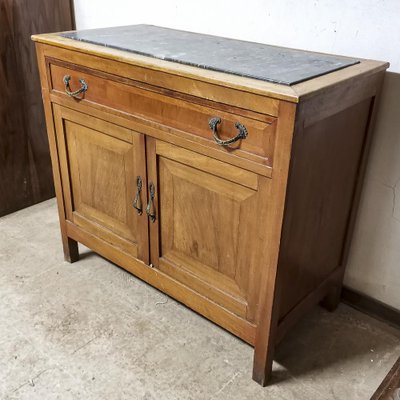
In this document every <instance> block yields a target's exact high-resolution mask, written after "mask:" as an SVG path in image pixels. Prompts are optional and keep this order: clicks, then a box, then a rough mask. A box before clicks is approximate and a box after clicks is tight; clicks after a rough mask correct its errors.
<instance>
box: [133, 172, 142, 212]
mask: <svg viewBox="0 0 400 400" xmlns="http://www.w3.org/2000/svg"><path fill="white" fill-rule="evenodd" d="M141 191H142V178H141V177H140V176H138V177H137V178H136V196H135V200H133V208H134V209H135V210H136V211H137V213H138V214H139V215H142V214H143V209H142V199H141V198H140V192H141Z"/></svg>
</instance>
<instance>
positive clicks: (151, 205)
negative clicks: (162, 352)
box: [146, 182, 156, 222]
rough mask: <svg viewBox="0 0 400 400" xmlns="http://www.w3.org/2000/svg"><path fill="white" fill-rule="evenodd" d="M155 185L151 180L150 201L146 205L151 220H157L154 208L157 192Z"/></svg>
mask: <svg viewBox="0 0 400 400" xmlns="http://www.w3.org/2000/svg"><path fill="white" fill-rule="evenodd" d="M155 190H156V189H155V187H154V184H153V182H150V184H149V194H150V198H149V203H148V204H147V207H146V214H147V215H148V216H149V218H150V220H151V222H154V221H155V220H156V211H155V209H154V193H155Z"/></svg>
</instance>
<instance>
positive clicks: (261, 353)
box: [253, 296, 278, 386]
mask: <svg viewBox="0 0 400 400" xmlns="http://www.w3.org/2000/svg"><path fill="white" fill-rule="evenodd" d="M269 300H270V301H271V303H272V302H273V300H274V299H273V297H272V296H271V297H270V299H269ZM276 308H277V307H276V302H275V306H273V305H272V304H271V307H270V308H269V313H267V314H266V315H264V318H262V319H261V320H260V322H259V325H258V327H257V335H256V342H255V346H254V360H253V380H255V381H256V382H257V383H259V384H260V385H261V386H267V384H268V381H269V380H270V378H271V373H272V363H273V361H274V350H275V339H276V331H277V322H278V321H277V316H278V312H277V309H276Z"/></svg>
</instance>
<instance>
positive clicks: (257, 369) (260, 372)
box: [253, 352, 273, 386]
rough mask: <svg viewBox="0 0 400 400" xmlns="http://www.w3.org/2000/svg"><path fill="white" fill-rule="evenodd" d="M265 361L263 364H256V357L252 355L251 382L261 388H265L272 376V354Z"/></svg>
mask: <svg viewBox="0 0 400 400" xmlns="http://www.w3.org/2000/svg"><path fill="white" fill-rule="evenodd" d="M271 353H272V354H271V355H270V356H269V355H268V357H267V359H266V360H265V362H264V363H262V364H259V363H257V362H256V358H257V355H256V354H254V364H253V380H254V381H256V382H257V383H258V384H259V385H261V386H267V385H268V382H269V380H270V379H271V375H272V362H273V352H271Z"/></svg>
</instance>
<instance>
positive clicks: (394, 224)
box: [345, 72, 400, 309]
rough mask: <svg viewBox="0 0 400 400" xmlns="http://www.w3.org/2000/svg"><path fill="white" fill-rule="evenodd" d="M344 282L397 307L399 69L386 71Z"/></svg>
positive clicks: (399, 299)
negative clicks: (397, 72)
mask: <svg viewBox="0 0 400 400" xmlns="http://www.w3.org/2000/svg"><path fill="white" fill-rule="evenodd" d="M345 284H346V285H347V286H349V287H351V288H354V289H357V290H358V291H360V292H363V293H365V294H368V295H370V296H371V297H374V298H376V299H378V300H380V301H382V302H384V303H387V304H389V305H392V306H393V307H395V308H397V309H400V74H396V73H392V72H387V73H386V77H385V83H384V86H383V92H382V98H381V101H380V105H379V113H378V117H377V121H376V126H375V132H374V139H373V142H372V148H371V152H370V156H369V160H368V167H367V172H366V177H365V181H364V187H363V193H362V197H361V203H360V209H359V213H358V217H357V222H356V226H355V231H354V235H353V241H352V246H351V249H350V257H349V263H348V267H347V271H346V275H345Z"/></svg>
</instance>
